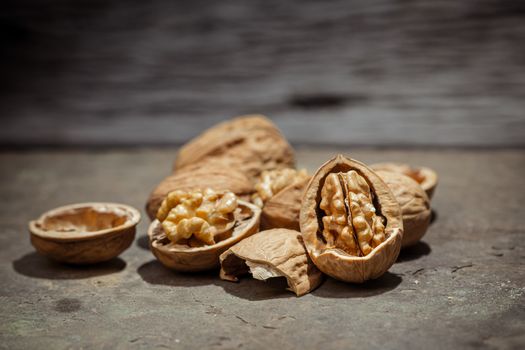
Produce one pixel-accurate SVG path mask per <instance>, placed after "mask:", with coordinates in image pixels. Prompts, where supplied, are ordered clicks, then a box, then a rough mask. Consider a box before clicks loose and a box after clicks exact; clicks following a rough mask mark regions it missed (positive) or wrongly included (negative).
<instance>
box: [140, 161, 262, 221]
mask: <svg viewBox="0 0 525 350" xmlns="http://www.w3.org/2000/svg"><path fill="white" fill-rule="evenodd" d="M203 188H211V189H213V190H215V191H226V190H228V191H231V192H233V193H235V194H236V195H237V196H238V197H239V198H241V199H248V198H250V195H251V193H253V191H254V188H253V184H252V182H251V181H250V180H249V179H248V178H247V177H246V175H244V174H243V173H242V172H240V171H238V170H235V169H231V168H225V167H221V166H219V165H217V164H214V165H213V166H210V167H206V166H201V167H196V166H191V167H189V168H187V169H184V170H181V171H179V172H177V173H175V174H173V175H170V176H168V177H166V178H165V179H164V180H162V181H161V183H160V184H158V186H157V187H156V188H155V189H154V190H153V191H152V192H151V194H150V196H149V198H148V201H147V203H146V212H147V213H148V216H149V218H150V219H151V220H154V219H155V216H156V214H157V210H158V209H159V207H160V205H161V203H162V201H163V200H164V198H165V197H166V196H167V195H168V193H170V192H172V191H176V190H182V191H189V190H194V189H203Z"/></svg>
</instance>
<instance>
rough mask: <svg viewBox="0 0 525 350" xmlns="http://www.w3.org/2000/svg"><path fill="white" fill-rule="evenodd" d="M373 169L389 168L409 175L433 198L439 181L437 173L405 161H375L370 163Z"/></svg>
mask: <svg viewBox="0 0 525 350" xmlns="http://www.w3.org/2000/svg"><path fill="white" fill-rule="evenodd" d="M370 168H372V169H373V170H387V171H393V172H396V173H401V174H404V175H407V176H408V177H410V178H412V179H413V180H414V181H416V182H417V183H418V184H419V185H420V186H421V187H422V188H423V190H425V192H426V193H427V196H428V199H432V196H433V195H434V191H435V190H436V187H437V183H438V175H437V173H436V172H435V171H434V170H432V169H430V168H428V167H424V166H411V165H409V164H403V163H375V164H372V165H370Z"/></svg>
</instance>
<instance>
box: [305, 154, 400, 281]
mask: <svg viewBox="0 0 525 350" xmlns="http://www.w3.org/2000/svg"><path fill="white" fill-rule="evenodd" d="M300 227H301V233H302V236H303V239H304V243H305V246H306V249H307V251H308V253H309V254H310V257H311V258H312V261H313V262H314V264H315V265H316V266H317V267H318V268H319V269H320V270H321V271H323V272H324V273H326V274H328V275H330V276H332V277H334V278H337V279H340V280H342V281H347V282H357V283H361V282H364V281H366V280H369V279H374V278H378V277H379V276H381V275H382V274H383V273H385V272H386V271H387V270H388V269H389V268H390V266H392V264H393V263H394V262H395V261H396V259H397V256H398V255H399V251H400V249H401V240H402V235H403V224H402V219H401V209H400V207H399V204H398V203H397V201H396V199H395V198H394V195H393V194H392V192H391V191H390V190H389V188H388V186H387V185H386V184H385V183H384V182H383V181H382V180H381V178H380V177H379V176H378V175H377V174H376V173H375V172H374V171H373V170H371V169H370V168H368V167H367V166H366V165H364V164H363V163H360V162H358V161H356V160H353V159H349V158H345V157H343V156H341V155H339V156H337V157H335V158H333V159H331V160H329V161H328V162H326V163H325V164H323V165H322V166H321V167H320V168H319V169H318V170H317V172H316V173H315V175H314V176H313V177H312V179H311V180H310V182H309V183H308V185H307V187H306V189H305V193H304V197H303V201H302V205H301V213H300Z"/></svg>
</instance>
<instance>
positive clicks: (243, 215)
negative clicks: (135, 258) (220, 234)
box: [148, 200, 261, 271]
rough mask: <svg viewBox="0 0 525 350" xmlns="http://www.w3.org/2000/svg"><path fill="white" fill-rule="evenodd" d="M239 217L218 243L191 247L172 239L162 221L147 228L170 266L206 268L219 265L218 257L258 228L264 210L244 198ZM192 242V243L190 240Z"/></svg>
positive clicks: (161, 258) (155, 249)
mask: <svg viewBox="0 0 525 350" xmlns="http://www.w3.org/2000/svg"><path fill="white" fill-rule="evenodd" d="M238 208H239V209H240V211H239V212H238V214H236V215H238V216H236V219H235V223H234V225H233V227H232V229H233V231H232V233H231V235H229V237H228V238H226V239H223V240H220V241H218V242H217V243H214V244H210V245H202V246H191V245H190V244H188V243H185V242H179V243H174V242H172V241H171V240H170V239H169V238H168V236H167V235H166V232H165V231H164V229H163V227H162V224H161V222H160V221H159V220H157V219H156V220H154V221H153V222H152V223H151V224H150V226H149V229H148V237H149V243H150V249H151V251H152V252H153V254H154V255H155V257H156V258H157V259H158V260H159V261H160V262H161V263H162V264H163V265H164V266H166V267H167V268H170V269H173V270H178V271H203V270H211V269H213V268H216V267H218V266H219V256H220V255H221V254H222V253H223V252H224V251H226V250H227V249H228V248H230V247H231V246H232V245H234V244H236V243H237V242H239V241H241V240H242V239H244V238H246V237H249V236H251V235H253V234H254V233H256V232H257V231H258V230H259V221H260V215H261V209H260V208H259V207H257V206H256V205H253V204H251V203H249V202H245V201H242V200H239V201H238ZM190 243H191V242H190Z"/></svg>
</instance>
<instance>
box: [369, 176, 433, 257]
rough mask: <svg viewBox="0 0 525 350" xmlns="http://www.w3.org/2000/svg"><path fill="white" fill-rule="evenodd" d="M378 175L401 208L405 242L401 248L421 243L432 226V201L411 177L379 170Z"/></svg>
mask: <svg viewBox="0 0 525 350" xmlns="http://www.w3.org/2000/svg"><path fill="white" fill-rule="evenodd" d="M376 173H377V174H378V175H379V176H380V177H381V179H383V181H384V182H385V183H386V184H387V185H388V187H389V188H390V190H392V193H393V194H394V197H396V200H397V202H398V203H399V205H400V206H401V215H402V217H403V241H402V242H401V247H402V248H404V247H408V246H411V245H414V244H416V243H417V242H419V240H420V239H421V237H423V236H424V235H425V233H426V232H427V229H428V225H429V224H430V217H431V211H430V200H429V199H428V196H427V194H426V193H425V191H424V190H423V188H422V187H421V186H420V185H419V184H418V183H417V182H416V181H414V180H413V179H412V178H411V177H408V176H406V175H403V174H401V173H397V172H392V171H386V170H378V171H376Z"/></svg>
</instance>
